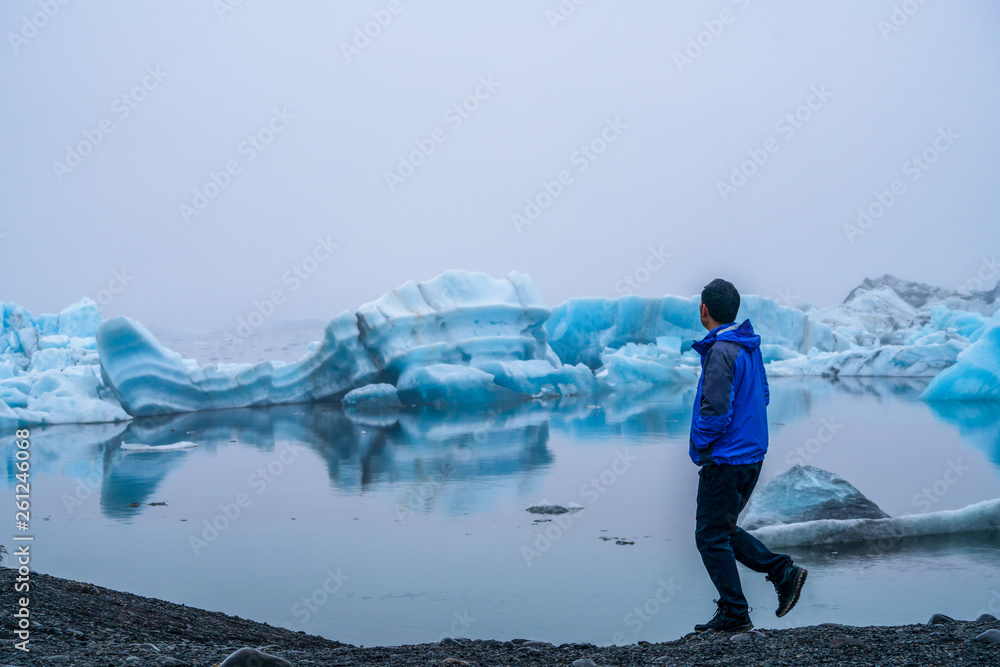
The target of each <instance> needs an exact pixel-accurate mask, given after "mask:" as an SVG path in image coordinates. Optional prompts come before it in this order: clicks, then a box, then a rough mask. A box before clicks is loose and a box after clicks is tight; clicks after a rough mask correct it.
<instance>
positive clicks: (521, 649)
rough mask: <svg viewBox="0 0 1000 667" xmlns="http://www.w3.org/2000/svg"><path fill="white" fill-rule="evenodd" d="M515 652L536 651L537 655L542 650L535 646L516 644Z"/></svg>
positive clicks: (533, 652)
mask: <svg viewBox="0 0 1000 667" xmlns="http://www.w3.org/2000/svg"><path fill="white" fill-rule="evenodd" d="M517 652H518V653H532V654H535V653H537V654H538V655H541V654H542V652H541V651H540V650H538V649H537V648H535V647H534V646H518V647H517Z"/></svg>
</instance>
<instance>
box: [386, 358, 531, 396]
mask: <svg viewBox="0 0 1000 667" xmlns="http://www.w3.org/2000/svg"><path fill="white" fill-rule="evenodd" d="M396 389H397V391H398V392H399V400H400V401H402V402H403V403H404V404H406V405H420V404H431V405H435V406H437V407H445V406H447V405H487V404H490V403H512V402H516V401H518V400H522V399H521V398H520V397H518V395H517V394H515V393H514V392H512V391H511V390H509V389H506V388H505V387H501V386H500V385H498V384H496V383H495V382H494V381H493V376H492V375H490V374H489V373H487V372H486V371H481V370H479V369H478V368H473V367H471V366H461V365H458V364H430V365H428V366H418V367H413V368H409V369H407V370H406V371H404V372H403V375H402V376H400V378H399V382H398V384H397V385H396Z"/></svg>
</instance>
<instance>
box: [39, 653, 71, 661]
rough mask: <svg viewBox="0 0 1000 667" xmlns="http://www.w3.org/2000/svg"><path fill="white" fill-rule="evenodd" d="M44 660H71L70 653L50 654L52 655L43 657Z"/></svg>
mask: <svg viewBox="0 0 1000 667" xmlns="http://www.w3.org/2000/svg"><path fill="white" fill-rule="evenodd" d="M42 660H45V661H46V662H69V661H70V660H69V656H68V655H50V656H48V657H46V658H42Z"/></svg>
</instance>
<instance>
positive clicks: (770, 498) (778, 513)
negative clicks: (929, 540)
mask: <svg viewBox="0 0 1000 667" xmlns="http://www.w3.org/2000/svg"><path fill="white" fill-rule="evenodd" d="M743 524H744V528H746V529H747V530H749V531H750V532H751V533H752V534H753V535H754V536H755V537H757V539H759V540H761V541H763V542H764V543H765V544H767V545H768V546H771V547H774V548H782V547H803V546H818V545H823V544H846V543H855V542H867V543H874V544H884V541H885V540H902V539H904V538H909V537H924V536H929V535H951V534H957V533H976V532H984V531H997V530H1000V498H994V499H993V500H987V501H984V502H981V503H976V504H974V505H969V506H967V507H964V508H962V509H958V510H945V511H941V512H927V513H925V514H912V515H908V516H902V517H895V518H893V517H890V516H889V515H888V514H886V513H885V512H883V511H882V510H881V509H880V508H879V507H878V505H876V504H875V503H873V502H872V501H871V500H869V499H868V498H866V497H865V496H864V494H862V493H861V492H860V491H858V490H857V489H856V488H854V486H852V485H851V484H850V483H848V482H847V481H845V480H844V479H842V478H840V477H838V476H837V475H835V474H833V473H831V472H828V471H826V470H822V469H820V468H815V467H813V466H794V467H792V468H790V469H789V470H787V471H785V472H783V473H781V474H780V475H778V476H776V477H775V478H774V479H773V480H771V481H770V482H769V483H767V484H766V485H764V486H763V487H761V488H760V489H759V490H758V491H757V493H756V494H754V496H753V497H752V498H751V500H750V505H749V507H748V508H747V511H746V515H745V516H744V521H743Z"/></svg>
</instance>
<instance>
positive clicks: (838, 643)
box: [830, 637, 864, 648]
mask: <svg viewBox="0 0 1000 667" xmlns="http://www.w3.org/2000/svg"><path fill="white" fill-rule="evenodd" d="M863 645H864V643H863V642H862V641H861V640H860V639H857V638H855V637H834V638H833V639H831V640H830V648H843V647H845V646H863Z"/></svg>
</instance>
